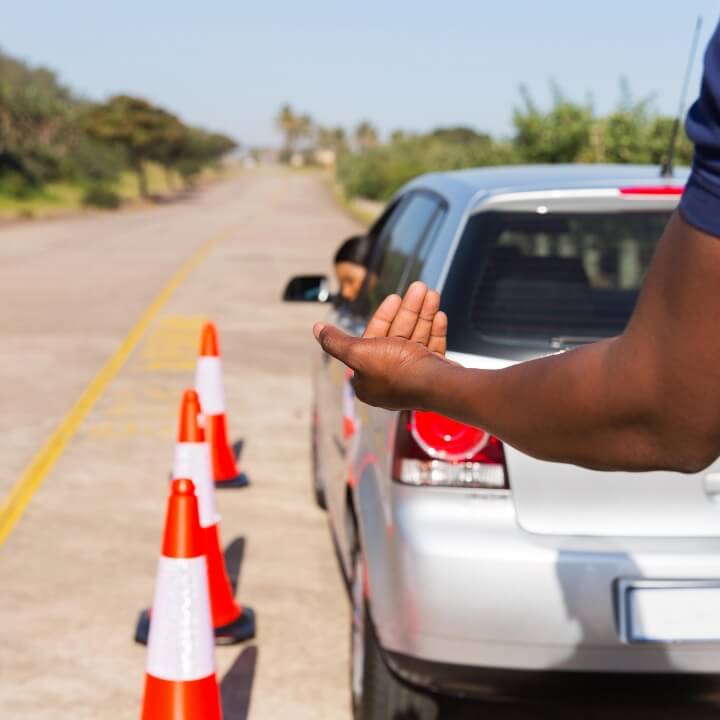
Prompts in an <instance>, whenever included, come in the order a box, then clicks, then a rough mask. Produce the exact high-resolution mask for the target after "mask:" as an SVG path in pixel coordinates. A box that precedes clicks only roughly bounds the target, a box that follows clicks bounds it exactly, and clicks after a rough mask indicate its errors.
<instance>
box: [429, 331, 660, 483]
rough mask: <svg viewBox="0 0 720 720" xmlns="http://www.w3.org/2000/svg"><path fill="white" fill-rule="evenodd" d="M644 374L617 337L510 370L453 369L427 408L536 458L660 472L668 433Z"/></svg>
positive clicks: (436, 386) (651, 385) (431, 392)
mask: <svg viewBox="0 0 720 720" xmlns="http://www.w3.org/2000/svg"><path fill="white" fill-rule="evenodd" d="M625 342H627V341H625ZM639 370H640V371H639ZM641 370H642V368H638V364H637V363H634V362H628V358H627V350H626V349H625V348H624V347H623V339H622V338H618V339H612V340H607V341H604V342H600V343H595V344H593V345H588V346H586V347H583V348H579V349H577V350H573V351H571V352H567V353H564V354H561V355H555V356H552V357H547V358H542V359H539V360H535V361H532V362H526V363H521V364H518V365H515V366H512V367H509V368H506V369H504V370H468V369H465V368H459V367H457V368H454V367H448V369H447V371H446V375H447V377H446V379H445V381H443V382H438V383H437V384H434V385H433V388H430V389H429V392H428V403H427V404H428V406H430V407H431V408H432V409H434V410H437V411H438V412H441V413H443V414H446V415H449V416H450V417H454V418H456V419H458V420H461V421H463V422H467V423H469V424H472V425H477V426H479V427H483V428H485V429H487V430H488V431H489V432H492V433H493V434H495V435H497V436H498V437H500V438H501V439H503V440H504V441H506V442H508V443H510V444H511V445H513V446H515V447H517V448H518V449H520V450H522V451H524V452H526V453H528V454H530V455H533V456H535V457H540V458H543V459H547V460H556V461H561V462H570V463H574V464H578V465H584V466H587V467H592V468H597V469H616V468H624V469H635V470H648V469H655V468H657V467H660V466H666V465H667V459H666V458H665V457H664V450H663V442H662V437H663V434H664V432H665V428H664V427H663V426H662V425H661V424H660V425H659V424H658V423H657V422H656V419H657V413H656V407H655V405H656V403H655V401H654V399H653V398H654V397H655V396H656V394H657V393H656V390H655V388H654V380H653V379H652V373H642V372H641Z"/></svg>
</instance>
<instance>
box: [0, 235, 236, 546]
mask: <svg viewBox="0 0 720 720" xmlns="http://www.w3.org/2000/svg"><path fill="white" fill-rule="evenodd" d="M232 232H233V229H232V228H227V229H226V230H224V231H222V232H221V233H219V234H218V235H216V236H214V237H211V238H210V239H209V240H207V241H206V242H205V243H203V245H202V246H201V247H200V248H199V249H198V250H197V251H196V252H195V253H194V254H193V255H192V256H191V257H190V258H188V260H186V261H185V262H184V263H183V265H182V266H181V267H180V269H179V270H178V271H177V272H176V273H175V275H173V277H172V278H171V279H170V282H168V284H167V285H166V286H165V287H164V288H163V289H162V291H161V292H160V294H159V295H158V296H157V297H156V298H155V299H154V300H153V302H152V303H151V304H150V306H149V307H148V308H147V310H146V311H145V313H144V314H143V316H142V317H141V318H140V320H138V322H137V323H136V325H135V326H134V327H133V328H132V329H131V330H130V332H129V333H128V334H127V336H126V337H125V339H124V340H123V341H122V343H121V344H120V346H119V347H118V349H117V350H116V351H115V353H114V354H113V355H112V357H110V358H109V359H108V361H107V362H106V363H105V365H103V367H102V368H101V369H100V372H98V374H97V375H96V376H95V377H94V378H93V379H92V381H91V382H90V384H89V385H88V386H87V387H86V388H85V390H84V391H83V393H82V395H81V396H80V397H79V398H78V400H77V402H76V403H75V405H73V407H72V408H71V409H70V411H69V412H68V414H67V415H66V416H65V417H64V418H63V420H62V421H61V422H60V424H59V425H58V426H57V428H56V429H55V431H54V432H53V434H52V435H51V436H50V437H49V438H48V440H47V442H46V443H45V445H43V447H42V448H41V449H40V451H39V452H38V453H37V455H35V457H34V458H33V459H32V461H31V462H30V464H29V465H28V466H27V468H25V471H24V472H23V474H22V475H21V476H20V478H19V479H18V480H17V482H16V483H15V485H14V486H13V487H12V489H11V490H10V492H9V494H8V495H7V497H6V498H5V499H4V500H3V501H2V503H1V504H0V545H2V544H3V542H5V540H6V539H7V537H8V535H9V534H10V533H11V532H12V529H13V528H14V527H15V525H16V523H17V522H18V520H19V519H20V517H21V516H22V514H23V512H24V511H25V508H26V507H27V506H28V503H29V502H30V500H31V499H32V496H33V495H34V494H35V492H36V490H37V489H38V488H39V487H40V484H41V483H42V481H43V480H44V479H45V476H46V475H47V474H48V473H49V472H50V470H51V469H52V467H53V465H55V463H56V462H57V461H58V459H59V457H60V455H62V452H63V450H65V448H66V447H67V445H68V443H69V442H70V440H72V438H73V435H75V433H76V432H77V430H78V428H79V427H80V425H81V423H82V421H83V420H84V419H85V417H86V416H87V415H88V413H89V412H90V410H92V407H93V405H95V403H96V402H97V401H98V399H99V398H100V396H101V395H102V394H103V392H104V391H105V389H106V388H107V386H108V385H109V384H110V382H111V381H112V380H113V378H114V377H115V376H116V375H117V374H118V372H120V370H121V368H122V367H123V365H124V364H125V362H126V361H127V359H128V357H129V356H130V354H131V353H132V351H133V350H134V349H135V347H136V346H137V344H138V342H140V340H141V338H142V336H143V334H144V333H145V331H146V330H147V329H148V327H149V325H150V323H151V322H152V321H153V320H154V319H155V317H156V316H157V314H158V313H159V312H160V310H162V308H163V306H164V305H165V304H166V303H167V301H168V300H169V299H170V298H171V297H172V295H173V293H174V292H175V291H176V290H177V289H178V288H179V287H180V285H182V284H183V283H184V282H185V280H187V278H188V276H189V275H190V273H191V272H192V271H193V270H194V269H195V268H196V267H197V266H198V265H199V264H200V263H201V262H202V261H203V260H204V259H205V258H206V257H207V256H208V255H209V254H210V252H211V251H212V250H213V249H214V248H215V247H216V246H217V245H219V244H220V243H221V242H223V240H226V239H227V238H228V237H229V236H230V235H231V234H232Z"/></svg>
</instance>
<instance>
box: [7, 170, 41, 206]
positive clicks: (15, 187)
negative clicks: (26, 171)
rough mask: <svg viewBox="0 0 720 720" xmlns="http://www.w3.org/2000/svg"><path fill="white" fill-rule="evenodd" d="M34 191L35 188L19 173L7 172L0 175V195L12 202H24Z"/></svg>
mask: <svg viewBox="0 0 720 720" xmlns="http://www.w3.org/2000/svg"><path fill="white" fill-rule="evenodd" d="M36 191H37V188H36V187H35V186H34V185H33V183H32V182H30V181H29V180H28V178H26V177H24V176H23V175H21V174H20V173H16V172H9V173H4V174H2V175H0V195H5V196H6V197H11V198H13V199H14V200H25V199H27V198H29V197H30V196H31V195H32V194H33V193H35V192H36Z"/></svg>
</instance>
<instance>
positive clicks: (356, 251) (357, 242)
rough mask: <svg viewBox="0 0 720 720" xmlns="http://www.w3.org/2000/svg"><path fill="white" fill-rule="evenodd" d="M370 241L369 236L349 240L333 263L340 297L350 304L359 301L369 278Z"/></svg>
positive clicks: (337, 253) (356, 236) (339, 249)
mask: <svg viewBox="0 0 720 720" xmlns="http://www.w3.org/2000/svg"><path fill="white" fill-rule="evenodd" d="M369 251H370V239H369V238H368V236H367V235H354V236H353V237H351V238H348V239H347V240H346V241H345V242H344V243H343V244H342V245H341V246H340V247H339V248H338V251H337V252H336V253H335V257H334V259H333V263H334V266H335V277H336V278H337V282H338V285H339V286H340V295H342V297H343V298H344V299H345V300H347V301H348V302H354V301H355V300H357V297H358V295H359V294H360V290H361V289H362V286H363V283H364V282H365V278H366V277H367V257H368V253H369Z"/></svg>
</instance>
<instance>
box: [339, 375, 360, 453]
mask: <svg viewBox="0 0 720 720" xmlns="http://www.w3.org/2000/svg"><path fill="white" fill-rule="evenodd" d="M352 378H353V371H352V370H351V369H350V368H345V374H344V375H343V385H342V409H343V437H344V438H345V439H346V440H349V439H350V438H351V437H352V436H353V435H354V434H355V431H356V430H357V422H356V420H355V392H354V390H353V387H352V385H351V384H350V383H351V381H352Z"/></svg>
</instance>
